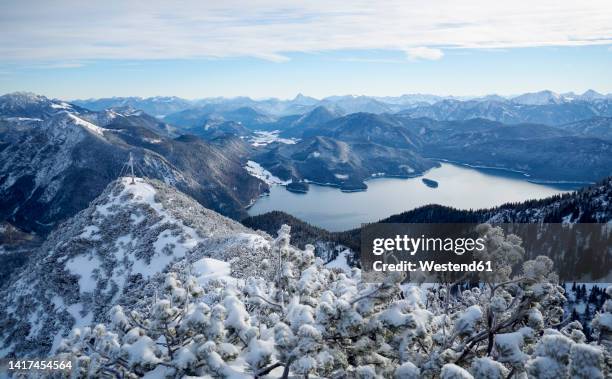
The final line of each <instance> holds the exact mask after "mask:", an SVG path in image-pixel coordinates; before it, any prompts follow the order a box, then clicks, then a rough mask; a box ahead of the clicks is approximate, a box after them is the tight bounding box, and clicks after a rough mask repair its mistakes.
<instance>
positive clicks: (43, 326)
mask: <svg viewBox="0 0 612 379" xmlns="http://www.w3.org/2000/svg"><path fill="white" fill-rule="evenodd" d="M130 183H131V180H130V179H129V178H122V179H120V180H118V181H116V182H113V183H111V184H109V185H108V187H107V188H106V189H105V190H104V192H103V193H102V194H101V195H100V196H99V197H97V198H96V199H95V200H94V201H93V202H92V203H91V204H90V206H89V207H88V208H86V209H84V210H83V211H81V212H79V213H78V214H77V215H75V216H74V217H72V218H71V219H69V220H68V221H66V222H64V223H63V224H62V225H60V226H59V227H58V228H57V229H56V230H55V231H54V232H53V233H51V234H50V235H49V237H48V238H47V240H46V241H45V243H44V244H43V245H42V246H41V248H40V249H38V250H37V251H36V252H35V253H34V254H33V256H32V257H31V258H30V260H29V262H28V264H27V267H26V268H24V269H23V270H21V271H20V272H19V273H18V275H16V276H14V277H13V279H12V281H11V282H10V283H9V284H8V286H6V287H4V288H3V289H1V290H0V298H2V299H3V302H2V304H0V325H2V327H1V328H0V341H1V342H0V346H2V347H3V348H2V350H1V351H0V356H11V355H13V354H16V356H19V357H24V356H47V354H49V352H50V351H53V350H54V349H56V348H57V347H58V344H59V342H60V340H61V337H62V336H66V335H67V334H68V332H69V331H70V329H71V328H72V327H75V326H85V325H88V324H89V323H91V322H100V321H105V320H108V314H107V312H108V310H109V309H110V308H111V307H112V306H113V305H115V304H122V305H124V306H125V307H127V308H138V307H141V306H144V305H143V302H144V301H145V298H149V299H150V298H152V297H154V296H155V292H156V291H157V290H156V288H158V286H159V285H160V280H161V278H162V277H163V275H162V273H163V272H164V271H166V270H168V269H169V268H170V267H172V266H177V265H178V266H180V265H186V264H188V263H189V264H192V263H193V267H195V269H194V270H199V272H193V274H194V275H196V276H198V277H200V279H201V280H205V279H206V277H211V276H212V277H214V276H215V275H220V274H222V273H224V272H226V273H227V275H232V276H233V277H236V278H241V277H245V276H248V275H254V274H255V273H257V274H258V275H263V276H265V268H263V266H262V264H263V260H264V258H267V257H268V255H269V249H270V237H268V236H267V235H265V234H261V233H256V232H253V231H252V230H250V229H248V228H246V227H244V226H242V225H240V224H238V223H236V222H234V221H232V220H230V219H228V218H226V217H223V216H221V215H219V214H218V213H216V212H214V211H211V210H208V209H205V208H203V207H202V206H201V205H200V204H198V203H197V202H196V201H194V200H193V199H191V198H189V197H188V196H186V195H184V194H182V193H180V192H178V191H177V190H175V189H174V188H172V187H170V186H167V185H165V184H163V183H161V182H159V181H155V180H147V181H145V180H143V179H137V180H136V182H135V184H130Z"/></svg>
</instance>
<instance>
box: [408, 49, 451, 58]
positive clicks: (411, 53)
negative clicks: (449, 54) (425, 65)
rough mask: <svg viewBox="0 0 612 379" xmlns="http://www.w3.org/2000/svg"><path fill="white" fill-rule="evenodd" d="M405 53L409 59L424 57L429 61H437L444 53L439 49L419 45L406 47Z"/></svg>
mask: <svg viewBox="0 0 612 379" xmlns="http://www.w3.org/2000/svg"><path fill="white" fill-rule="evenodd" d="M406 55H407V56H408V58H409V59H412V60H416V59H426V60H430V61H437V60H438V59H440V58H442V57H443V56H444V53H443V52H442V50H440V49H431V48H429V47H424V46H419V47H412V48H408V49H406Z"/></svg>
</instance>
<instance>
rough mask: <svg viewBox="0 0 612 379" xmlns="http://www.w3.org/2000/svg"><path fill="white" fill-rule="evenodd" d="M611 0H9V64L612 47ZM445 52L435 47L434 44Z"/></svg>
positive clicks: (3, 46)
mask: <svg viewBox="0 0 612 379" xmlns="http://www.w3.org/2000/svg"><path fill="white" fill-rule="evenodd" d="M610 19H612V2H610V1H608V0H590V1H583V0H565V1H561V2H560V1H558V0H539V1H537V2H534V1H532V0H498V1H490V0H462V1H460V2H458V1H455V0H436V1H430V2H425V3H423V2H422V1H418V0H390V1H385V2H376V3H372V2H371V1H369V0H367V1H366V0H355V1H350V2H348V1H334V0H296V1H291V2H286V1H284V0H283V1H281V0H262V1H257V2H249V1H245V0H243V1H237V0H224V1H222V2H215V1H200V0H185V1H181V2H179V3H177V2H168V1H162V0H151V1H148V2H147V3H146V5H143V3H140V2H134V1H124V2H84V1H77V0H58V1H53V2H41V1H38V0H22V1H19V2H8V1H5V2H0V31H1V33H0V56H2V59H3V61H4V62H24V61H25V62H29V63H34V62H46V63H48V62H87V61H91V60H102V59H110V60H131V61H137V60H150V59H194V58H226V57H254V58H258V59H265V60H269V61H273V62H283V61H286V60H288V59H289V57H290V55H291V54H293V53H312V52H325V51H339V50H396V51H405V52H406V53H407V54H408V56H409V57H412V59H436V58H439V57H441V56H442V54H441V52H442V50H445V51H446V50H448V49H457V48H460V49H511V48H517V47H535V46H580V45H597V44H601V45H609V44H610V40H611V38H612V23H610V22H609V21H610ZM432 47H435V48H432Z"/></svg>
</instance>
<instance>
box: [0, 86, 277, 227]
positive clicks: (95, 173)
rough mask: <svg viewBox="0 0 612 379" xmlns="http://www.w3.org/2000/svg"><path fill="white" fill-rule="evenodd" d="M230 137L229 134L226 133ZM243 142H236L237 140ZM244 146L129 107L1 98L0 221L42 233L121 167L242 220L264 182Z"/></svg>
mask: <svg viewBox="0 0 612 379" xmlns="http://www.w3.org/2000/svg"><path fill="white" fill-rule="evenodd" d="M228 139H231V137H228ZM238 142H240V141H238ZM247 148H248V146H247V145H246V143H242V144H241V143H236V141H216V143H214V144H213V143H210V142H207V141H205V140H203V139H201V138H196V137H190V136H189V135H180V136H178V137H175V132H174V128H173V127H170V126H169V125H167V124H165V123H163V122H161V121H159V120H156V119H155V118H152V117H151V116H149V115H147V114H146V113H144V112H142V111H134V110H133V109H131V108H122V109H109V110H104V111H90V110H86V109H84V108H80V107H78V106H75V105H71V104H68V103H65V102H60V101H57V100H50V99H47V98H45V97H42V96H36V95H32V94H24V93H19V94H11V95H5V96H2V97H0V219H1V220H8V221H9V222H10V223H12V224H13V225H15V226H16V227H19V228H20V229H22V230H24V231H35V232H38V233H42V234H46V233H47V232H48V231H50V230H51V229H53V228H54V227H55V226H56V225H57V224H58V223H60V222H61V221H62V220H64V219H66V218H67V217H69V216H72V215H74V214H75V213H77V212H78V211H80V210H81V209H83V208H85V207H86V206H87V204H89V202H90V201H91V200H93V199H94V198H95V197H96V196H98V195H99V194H100V193H101V192H102V191H103V190H104V188H105V187H106V186H107V185H108V183H110V182H112V181H113V180H114V179H116V178H117V176H118V175H119V174H120V173H121V172H122V169H123V170H125V167H124V165H125V163H126V162H127V160H128V156H129V155H130V154H131V156H132V157H133V159H134V162H135V167H136V171H137V174H138V175H141V176H142V175H145V176H147V177H150V178H158V179H160V180H162V181H164V182H166V183H169V184H172V185H173V186H175V187H176V188H179V189H180V190H181V191H183V192H185V193H188V194H189V195H191V196H193V197H194V198H195V199H197V200H198V201H199V202H201V203H202V204H204V205H206V206H207V207H209V208H211V209H216V210H218V211H221V212H223V213H224V214H226V215H229V216H232V217H235V218H241V217H243V216H244V215H246V212H245V210H244V208H245V206H247V205H248V204H249V203H250V202H251V201H252V200H253V199H254V198H256V197H257V196H258V195H260V194H261V193H262V192H264V191H265V190H266V189H267V185H266V184H265V183H263V182H261V181H260V180H258V179H257V178H255V177H252V176H250V175H248V173H247V172H246V171H245V170H244V168H243V166H244V162H243V160H244V158H243V154H244V149H247Z"/></svg>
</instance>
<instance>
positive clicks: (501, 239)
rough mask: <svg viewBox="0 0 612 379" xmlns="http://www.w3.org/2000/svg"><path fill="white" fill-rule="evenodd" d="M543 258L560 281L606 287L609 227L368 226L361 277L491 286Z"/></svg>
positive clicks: (611, 253)
mask: <svg viewBox="0 0 612 379" xmlns="http://www.w3.org/2000/svg"><path fill="white" fill-rule="evenodd" d="M542 256H544V257H547V258H548V260H547V261H546V262H549V261H550V262H551V263H550V264H552V265H554V266H555V271H556V272H557V273H558V276H559V279H560V280H566V281H588V282H609V281H610V280H611V279H612V278H611V265H612V244H611V241H610V226H609V225H607V224H577V225H563V224H501V225H495V226H492V225H488V224H369V225H364V226H363V227H362V231H361V254H360V259H361V267H362V274H363V278H364V280H366V281H372V282H374V281H375V282H378V281H380V280H381V279H382V278H384V277H385V276H387V275H389V274H390V273H396V272H401V273H405V275H406V280H409V281H412V282H453V281H483V280H493V281H495V277H496V276H503V277H506V276H508V275H510V274H511V273H509V272H507V271H508V267H512V269H513V270H515V271H520V270H521V269H522V268H523V266H524V265H526V264H529V263H528V262H530V261H531V260H534V259H536V258H537V257H542ZM541 260H542V259H540V261H541ZM502 270H503V272H502Z"/></svg>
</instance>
